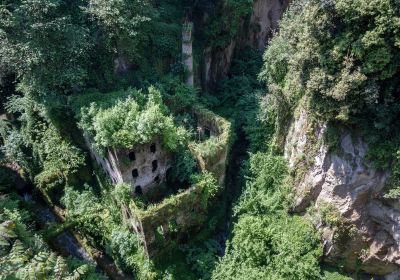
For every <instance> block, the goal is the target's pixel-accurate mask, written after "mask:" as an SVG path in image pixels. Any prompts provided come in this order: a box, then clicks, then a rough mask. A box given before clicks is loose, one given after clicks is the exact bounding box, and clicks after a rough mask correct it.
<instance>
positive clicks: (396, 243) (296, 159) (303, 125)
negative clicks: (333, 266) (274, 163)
mask: <svg viewBox="0 0 400 280" xmlns="http://www.w3.org/2000/svg"><path fill="white" fill-rule="evenodd" d="M310 127H311V126H310V124H309V118H308V116H307V113H306V110H300V112H299V114H298V116H297V117H295V118H294V120H293V121H292V124H291V126H290V129H289V131H288V134H287V137H286V143H285V149H284V152H285V157H286V158H287V160H288V162H289V166H290V167H291V168H292V170H294V171H297V170H296V169H303V170H304V171H303V172H301V175H300V176H299V178H298V180H296V183H295V205H294V210H295V211H296V212H299V213H304V212H305V210H306V208H308V207H310V206H311V205H315V208H316V209H317V210H316V211H317V212H318V211H322V208H323V207H325V208H326V205H330V207H331V209H335V211H337V213H338V215H339V216H340V224H339V225H335V226H332V225H328V224H326V223H324V222H323V221H319V222H317V223H316V225H317V227H318V228H319V229H320V230H321V232H322V233H323V234H322V236H323V244H324V254H325V259H326V261H327V262H332V263H344V264H345V267H346V268H347V269H349V270H355V269H357V268H361V270H363V271H364V272H367V273H371V274H377V275H388V274H390V273H392V272H394V273H396V272H395V271H396V270H398V269H399V267H400V203H399V201H397V202H396V201H390V200H387V199H384V198H383V195H382V189H383V188H384V186H385V182H386V180H387V179H388V177H389V175H390V174H389V171H387V172H383V171H377V170H375V169H374V168H373V167H372V164H371V163H370V162H368V161H367V160H366V159H365V155H366V153H367V151H368V146H367V145H366V143H365V142H364V141H363V139H362V138H361V137H360V136H357V134H356V133H355V132H351V131H348V130H346V129H342V130H339V131H340V132H339V135H338V136H339V137H338V138H339V147H338V149H336V150H338V151H337V152H331V151H330V150H329V148H328V147H327V145H326V144H325V143H324V142H325V141H324V134H325V133H326V130H327V128H326V124H324V123H319V124H316V125H314V126H312V127H313V128H312V129H310ZM310 142H312V145H314V147H315V146H318V147H319V148H318V149H315V150H314V151H313V152H310V151H309V150H308V148H309V147H310ZM316 143H319V144H316ZM305 157H311V161H308V164H305V163H304V162H307V161H306V160H305ZM393 275H395V274H392V276H391V277H396V276H393ZM387 279H399V278H390V277H389V276H388V277H387Z"/></svg>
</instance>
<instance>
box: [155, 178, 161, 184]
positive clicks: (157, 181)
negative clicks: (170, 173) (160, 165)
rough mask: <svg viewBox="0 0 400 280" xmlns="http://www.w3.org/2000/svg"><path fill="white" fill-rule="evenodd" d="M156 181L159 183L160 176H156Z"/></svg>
mask: <svg viewBox="0 0 400 280" xmlns="http://www.w3.org/2000/svg"><path fill="white" fill-rule="evenodd" d="M154 182H156V183H157V184H159V183H160V176H156V177H155V178H154Z"/></svg>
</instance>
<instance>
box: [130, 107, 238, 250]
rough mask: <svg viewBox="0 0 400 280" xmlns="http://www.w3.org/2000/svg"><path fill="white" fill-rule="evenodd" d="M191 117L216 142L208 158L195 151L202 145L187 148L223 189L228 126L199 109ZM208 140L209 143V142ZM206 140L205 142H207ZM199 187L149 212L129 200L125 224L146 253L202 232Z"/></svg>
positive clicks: (204, 214)
mask: <svg viewBox="0 0 400 280" xmlns="http://www.w3.org/2000/svg"><path fill="white" fill-rule="evenodd" d="M192 114H193V115H194V117H195V119H196V120H197V123H198V126H199V127H202V129H203V131H205V130H206V129H207V130H209V131H210V139H211V140H212V141H216V143H217V144H218V145H217V149H216V150H215V151H214V152H215V153H214V154H212V155H211V156H209V157H206V156H204V155H203V154H202V153H201V151H200V150H199V149H198V147H199V145H201V143H196V142H192V143H190V144H189V148H190V150H191V151H192V153H193V154H194V155H195V157H196V159H197V161H198V164H199V167H200V169H201V170H202V171H208V172H211V173H212V174H213V176H214V178H215V179H217V182H218V184H219V185H220V186H221V187H222V186H223V184H224V178H225V168H226V160H227V154H228V150H229V143H230V136H231V131H230V127H231V124H230V123H229V122H228V121H227V120H225V119H224V118H222V117H220V116H218V115H215V114H214V113H212V112H211V111H209V110H206V109H204V108H201V107H197V108H195V109H193V111H192ZM210 139H208V140H210ZM208 140H206V141H208ZM205 191H206V190H204V189H202V187H201V186H196V185H195V186H191V187H190V188H189V189H187V190H186V191H184V192H181V193H178V194H176V195H173V196H171V197H168V198H166V199H164V200H163V201H161V202H160V203H158V204H155V205H151V206H150V207H149V208H148V209H146V210H143V209H140V208H138V207H137V206H136V205H135V203H134V202H133V201H132V202H131V205H130V207H125V208H124V209H123V214H124V217H125V221H126V222H127V223H128V225H129V226H130V227H131V228H132V229H133V230H134V231H135V232H136V233H137V234H139V236H141V240H142V243H143V245H144V247H145V250H146V252H147V254H148V255H149V256H150V257H152V256H155V255H157V254H158V253H159V252H160V250H162V248H164V249H165V248H167V247H168V245H169V244H172V241H173V240H177V239H182V238H184V237H185V236H188V235H189V234H190V233H193V232H196V231H198V230H199V229H201V227H202V224H203V223H204V221H205V220H206V217H207V204H208V201H204V197H205V195H204V192H205Z"/></svg>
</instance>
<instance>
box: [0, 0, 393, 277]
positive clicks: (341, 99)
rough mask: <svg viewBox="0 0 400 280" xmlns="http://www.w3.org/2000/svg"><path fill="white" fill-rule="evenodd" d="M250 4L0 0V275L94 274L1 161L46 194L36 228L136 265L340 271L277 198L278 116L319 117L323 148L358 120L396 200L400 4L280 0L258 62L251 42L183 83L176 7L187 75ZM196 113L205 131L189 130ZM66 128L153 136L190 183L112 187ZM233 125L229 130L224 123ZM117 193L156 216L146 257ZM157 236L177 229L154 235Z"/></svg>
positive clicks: (199, 271)
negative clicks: (186, 44) (214, 72)
mask: <svg viewBox="0 0 400 280" xmlns="http://www.w3.org/2000/svg"><path fill="white" fill-rule="evenodd" d="M253 2H254V1H253V0H219V1H211V0H202V1H178V0H157V1H148V0H134V1H128V0H88V1H83V0H72V1H64V0H4V1H2V2H1V4H0V93H1V95H2V96H1V98H0V100H1V101H2V102H4V104H1V106H0V107H1V108H0V112H1V113H3V111H7V115H1V116H0V117H1V119H2V120H1V121H0V136H1V137H0V144H1V150H0V161H1V162H0V163H1V165H2V166H1V168H0V191H1V192H2V194H0V279H3V278H4V279H102V277H103V276H102V275H100V274H99V273H97V272H95V270H94V266H93V265H92V264H88V263H84V262H81V261H78V260H76V259H72V258H63V257H60V256H58V255H57V254H55V253H54V252H53V251H52V250H51V249H49V246H48V245H46V242H47V241H48V240H45V239H43V238H42V237H41V235H42V233H41V232H39V231H38V230H37V228H36V224H35V221H34V220H35V219H36V218H35V217H34V216H32V214H30V213H29V211H28V210H27V209H30V208H29V207H32V205H30V204H29V203H28V202H26V201H23V200H21V198H19V197H18V196H17V195H16V194H12V191H10V189H13V188H14V182H12V180H10V178H14V177H7V176H8V175H7V173H4V172H3V171H4V170H5V169H4V168H3V167H4V166H5V165H6V166H7V168H8V167H10V166H11V167H12V168H13V169H14V170H15V172H16V173H17V174H18V173H19V175H21V176H22V178H23V179H25V180H26V182H28V183H32V185H34V189H37V190H39V191H40V193H41V194H42V195H43V196H44V197H45V199H46V201H47V202H48V203H50V204H51V205H52V206H57V207H60V209H61V208H62V210H61V212H62V213H63V214H64V216H65V217H64V218H65V223H64V224H63V225H61V226H54V225H53V226H54V228H55V229H54V230H53V228H48V229H47V230H46V231H45V233H47V235H44V236H47V237H50V236H51V235H52V234H54V235H56V234H58V233H59V232H62V231H63V230H64V229H65V228H67V227H68V228H70V229H71V230H74V231H77V232H79V233H80V234H82V236H84V239H85V240H86V242H87V243H88V244H89V245H90V246H93V247H95V248H98V249H100V250H102V251H104V252H105V253H106V254H107V256H108V257H110V258H112V260H113V261H114V262H115V263H116V265H117V267H118V268H119V269H121V270H123V271H126V272H128V273H131V274H133V275H134V276H135V277H136V278H137V279H143V280H144V279H146V280H147V279H271V280H272V279H326V280H328V279H329V280H331V279H348V278H347V277H345V276H343V275H341V274H340V273H339V272H337V271H334V269H325V268H322V267H321V263H320V261H321V256H322V247H321V244H320V236H319V232H318V231H317V230H316V229H315V227H314V226H313V224H312V222H313V221H312V219H311V221H310V220H309V219H307V218H304V217H300V216H297V215H293V213H291V212H290V209H291V204H292V197H291V196H292V187H293V178H292V177H291V174H290V172H289V170H288V168H287V164H286V162H285V160H284V159H283V157H282V155H281V151H282V145H283V143H284V141H283V140H284V135H285V133H286V130H287V125H288V121H289V120H290V118H291V117H292V115H294V114H295V113H296V112H295V109H296V108H297V107H299V104H300V102H303V104H302V105H304V107H305V108H306V110H307V113H309V114H310V115H311V117H312V118H313V119H314V120H322V121H325V122H327V123H329V124H334V125H332V126H329V127H328V131H327V138H328V139H327V140H328V141H327V144H328V146H329V147H330V148H331V149H332V150H334V149H335V148H337V146H338V142H337V138H335V137H334V136H335V135H336V134H337V130H336V129H337V128H341V127H346V128H351V129H354V130H359V131H361V132H362V135H363V137H364V138H365V139H366V141H367V142H368V144H369V147H370V149H369V152H368V155H367V158H368V159H370V160H371V161H373V162H374V163H375V166H376V167H377V168H379V169H382V170H388V169H390V170H391V171H392V172H391V180H390V181H389V183H390V184H388V186H387V188H386V189H385V191H386V193H385V195H384V198H385V199H390V200H393V199H399V197H400V190H399V189H400V183H399V182H400V179H399V178H400V159H399V147H400V133H399V131H400V130H399V129H398V124H397V122H396V121H397V120H398V119H399V116H400V105H399V104H400V102H399V96H400V95H399V90H398V88H399V86H400V84H399V81H400V80H399V77H400V76H399V67H400V63H399V61H400V60H399V59H400V56H399V54H400V52H399V48H400V35H399V34H400V24H399V22H400V15H399V14H400V9H399V7H398V6H399V5H400V3H399V2H398V1H397V0H376V1H368V0H355V1H348V0H324V1H322V0H298V1H294V3H293V4H292V6H291V9H290V10H289V11H288V13H287V14H286V15H285V16H284V18H283V20H282V22H281V24H280V26H281V27H280V30H279V31H277V33H276V34H274V38H273V39H272V40H271V41H270V43H269V47H268V48H267V50H266V52H265V53H264V62H263V61H262V54H261V52H260V51H257V50H253V49H251V48H250V47H245V48H243V49H236V54H235V57H234V60H233V61H232V64H231V69H230V71H229V74H228V76H227V77H226V78H225V79H223V80H221V81H219V82H218V84H217V86H216V90H214V91H212V92H205V91H202V92H200V90H199V89H196V88H193V87H190V86H188V85H185V84H184V83H183V82H182V81H184V80H185V76H186V75H187V73H185V69H184V67H183V65H182V62H181V60H182V57H181V42H180V41H181V32H182V23H183V21H184V19H193V21H194V22H195V25H194V29H193V30H194V40H195V41H194V42H195V44H194V69H195V73H194V74H195V76H196V77H200V76H201V73H197V71H199V70H200V69H202V68H201V67H200V63H201V61H202V59H203V58H202V57H203V56H204V53H205V52H209V51H210V52H215V53H217V52H221V51H222V50H223V49H224V48H225V47H227V46H229V45H231V44H232V46H233V45H235V44H233V41H232V40H234V39H235V38H236V37H237V36H238V35H239V33H240V32H241V31H245V30H244V29H243V28H242V27H243V26H245V25H246V22H247V21H248V19H249V15H250V14H251V12H252V5H253ZM236 43H237V46H238V48H239V47H240V44H239V43H238V42H236ZM261 68H262V70H261ZM260 71H261V73H260ZM258 74H259V77H260V80H261V81H260V80H258V79H257V76H258ZM196 82H198V81H196ZM265 84H266V88H265ZM266 92H267V93H266ZM200 103H201V104H200ZM206 107H207V108H212V109H213V110H214V111H216V112H218V113H219V114H220V115H221V116H223V117H226V118H228V119H229V120H231V121H232V123H233V125H232V126H231V123H230V122H228V121H226V120H224V119H223V118H221V117H218V116H216V115H214V114H212V113H211V112H210V111H208V109H205V108H206ZM201 114H204V116H206V117H208V121H210V120H211V122H209V123H204V125H205V126H216V128H218V129H216V131H213V133H215V134H219V135H218V136H215V135H211V137H209V138H208V139H207V140H205V141H198V138H199V139H200V138H201V135H200V132H199V131H196V129H197V126H198V125H199V124H201V122H199V119H200V118H201ZM74 117H75V118H76V119H78V120H79V124H77V123H76V119H74ZM201 121H204V120H201ZM79 128H81V129H82V130H84V131H85V133H86V134H87V135H88V136H89V137H90V138H91V139H92V140H93V143H94V144H95V145H96V146H97V149H98V150H103V151H104V150H105V149H107V148H110V147H115V148H125V149H129V148H132V147H133V146H135V145H137V144H143V143H148V142H150V141H152V140H153V139H154V138H155V137H159V138H160V139H161V142H162V144H163V146H164V147H165V148H166V149H167V150H169V151H174V152H175V166H174V168H173V169H172V171H171V172H172V173H171V175H172V179H173V181H174V182H176V183H178V184H183V185H186V184H187V185H193V186H194V188H193V189H191V190H190V191H187V192H179V193H178V194H176V195H172V196H169V197H167V198H165V199H164V200H162V201H160V202H159V203H155V204H149V203H148V201H144V199H143V197H138V196H136V197H135V199H132V187H131V186H130V185H127V184H118V185H116V186H114V185H112V184H111V183H109V182H108V180H107V179H106V178H103V174H102V172H101V171H100V170H97V167H96V166H95V164H93V165H94V166H92V163H91V161H90V159H89V157H88V154H87V153H86V152H85V151H86V147H85V146H84V141H83V138H82V135H81V134H80V131H79ZM209 128H210V127H209ZM212 128H214V129H215V127H212ZM199 129H201V128H199ZM217 130H219V131H217ZM233 130H234V131H235V132H236V133H237V135H238V137H237V139H232V138H231V132H232V131H233ZM196 132H197V133H198V135H196ZM197 136H198V137H197ZM205 138H207V137H205ZM200 140H204V139H200ZM234 140H236V141H237V142H236V144H238V145H237V146H236V147H240V148H241V149H246V152H250V153H249V155H248V159H244V156H243V158H242V157H241V156H237V155H235V156H234V157H233V158H232V159H231V164H232V166H236V165H237V166H239V165H240V163H237V162H236V161H241V160H244V162H243V164H242V165H241V166H242V169H241V170H232V169H231V171H230V172H232V173H235V174H234V175H232V174H230V175H231V177H232V178H233V179H232V180H231V182H232V181H234V180H236V179H237V182H234V185H235V186H237V188H238V189H241V188H242V189H243V192H242V194H241V195H240V198H239V199H238V201H237V203H236V204H235V206H234V207H233V212H234V213H233V217H232V219H231V221H232V223H233V226H232V227H229V230H232V232H227V231H228V230H227V229H226V228H227V225H226V224H227V222H226V220H225V218H226V217H225V216H226V212H228V211H226V210H227V209H225V207H226V206H227V205H228V206H229V205H230V204H229V203H227V202H226V199H221V198H218V197H217V193H218V192H220V191H221V188H220V186H218V184H217V181H216V177H219V176H220V175H222V174H223V172H224V170H225V163H221V162H220V159H221V155H223V154H224V153H226V151H227V148H228V147H229V146H230V145H231V144H232V142H234ZM188 143H190V144H189V148H190V151H189V150H188V148H187V144H188ZM313 144H315V145H316V144H317V143H314V142H313ZM314 148H315V147H314ZM191 152H192V153H191ZM235 152H238V151H234V153H235ZM193 154H194V156H193ZM307 156H308V157H307ZM309 157H311V156H310V155H304V158H300V159H299V162H300V163H304V162H306V163H307V162H309V161H308V159H309ZM196 161H197V162H198V163H200V168H198V167H197V162H196ZM206 166H207V167H208V166H213V167H215V170H214V172H213V173H214V174H211V173H209V172H199V169H202V170H203V171H204V170H205V169H206V168H205V167H206ZM305 168H306V167H303V170H301V169H300V168H299V170H298V173H301V172H303V171H304V169H305ZM196 173H197V174H196ZM236 173H237V174H236ZM215 175H216V176H215ZM236 175H238V176H236ZM21 180H22V179H21ZM228 187H231V186H228ZM179 188H180V187H179ZM235 191H237V190H232V192H235ZM3 192H7V194H6V195H4V194H3ZM229 192H231V190H230V189H229V188H227V191H226V192H225V193H224V195H226V196H229V195H230V194H229ZM127 209H128V210H131V211H132V212H133V213H134V214H135V215H137V216H139V217H140V218H141V219H142V221H143V222H144V223H148V224H151V225H150V226H153V223H154V224H156V223H158V224H157V227H156V228H155V239H156V242H155V243H156V244H158V245H157V246H158V249H161V250H160V251H162V252H161V253H160V255H159V256H158V257H157V258H154V259H149V258H148V256H147V255H146V251H145V249H144V248H143V240H142V237H141V236H140V235H136V234H135V233H134V232H133V230H132V228H130V227H129V225H128V224H127V223H125V222H124V218H123V215H124V214H125V215H126V212H123V211H124V210H127ZM207 209H209V210H210V211H206V210H207ZM123 213H124V214H123ZM178 214H179V215H178ZM178 218H179V219H181V220H179V219H178ZM317 218H318V219H319V220H318V222H321V223H324V224H325V225H328V226H330V227H332V228H335V227H336V228H338V229H340V230H342V232H341V233H344V234H343V235H341V236H342V238H343V236H345V237H350V234H351V228H349V227H347V225H343V223H342V221H341V219H340V215H339V214H338V213H337V211H336V209H332V207H330V206H329V205H326V206H324V207H321V208H320V212H319V213H317ZM182 220H184V221H183V222H182ZM192 221H194V222H193V223H192ZM199 224H201V225H202V226H203V227H204V228H203V230H202V231H201V232H200V233H199V234H197V235H196V236H194V235H192V234H191V232H192V231H190V229H191V227H192V226H193V227H194V226H197V227H199ZM186 225H187V228H184V229H183V230H182V228H180V227H185V226H186ZM64 227H65V228H64ZM163 227H165V228H167V229H168V234H164V229H163ZM216 229H220V230H219V231H218V232H217V231H216ZM168 235H169V236H172V237H177V236H178V235H179V238H175V239H173V240H174V241H171V242H169V241H168V240H167V239H168V238H169V237H168ZM221 236H222V237H221ZM226 238H228V242H227V248H224V244H225V239H226ZM171 240H172V238H171ZM167 241H168V242H167ZM164 245H165V246H164ZM166 245H168V246H166ZM219 257H220V258H219Z"/></svg>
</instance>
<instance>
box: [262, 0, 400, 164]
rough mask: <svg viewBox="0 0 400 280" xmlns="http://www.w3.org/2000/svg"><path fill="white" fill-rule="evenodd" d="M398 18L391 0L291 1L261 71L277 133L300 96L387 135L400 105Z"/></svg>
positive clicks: (325, 113)
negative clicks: (276, 118)
mask: <svg viewBox="0 0 400 280" xmlns="http://www.w3.org/2000/svg"><path fill="white" fill-rule="evenodd" d="M399 18H400V17H399V15H398V13H397V12H396V5H395V4H394V2H393V1H390V0H379V1H374V2H373V3H371V2H370V1H367V0H359V1H355V2H354V1H353V2H349V1H346V0H343V1H342V0H337V1H315V0H309V1H308V0H305V1H300V2H297V4H296V3H295V4H294V5H292V8H291V9H290V10H289V12H288V13H287V14H286V15H285V16H284V18H283V20H282V22H281V29H280V31H279V33H278V34H277V35H276V36H275V37H274V39H272V41H271V44H270V46H269V47H268V49H267V50H266V52H265V54H264V62H265V63H264V68H263V71H262V72H261V74H260V77H261V79H262V80H263V81H265V82H266V83H267V85H268V89H269V91H270V93H271V98H272V99H274V102H270V104H275V110H276V115H277V116H278V118H280V119H278V120H277V125H278V128H277V131H278V133H279V131H282V133H283V134H284V133H285V132H284V126H285V120H286V119H287V117H286V118H285V116H286V115H287V112H292V113H293V111H294V108H295V107H296V106H297V105H298V104H299V101H300V99H302V98H303V97H305V99H306V100H307V102H308V103H309V107H310V108H309V110H308V111H309V112H310V113H311V114H312V115H314V116H316V117H317V118H319V119H324V120H327V121H334V122H337V123H339V124H356V125H358V126H359V127H361V128H362V129H363V130H364V131H365V133H364V134H365V135H366V136H367V137H369V136H370V135H371V134H372V135H380V136H381V138H380V139H381V140H379V141H377V143H379V142H380V143H383V144H384V145H385V143H387V142H388V141H390V140H392V139H393V138H394V136H395V135H394V134H393V133H392V132H393V131H395V129H396V118H397V117H396V116H397V115H398V113H399V112H400V107H399V105H398V104H399V102H398V94H396V91H397V88H398V85H399V79H398V72H399V69H400V68H399V66H400V64H399V63H398V61H399V60H398V58H399V55H400V52H399V43H398V42H399V38H398V31H399V25H398V21H399ZM367 23H368V24H367ZM288 108H291V109H288ZM382 140H385V141H382ZM378 160H379V159H378ZM389 162H390V161H389Z"/></svg>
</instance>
